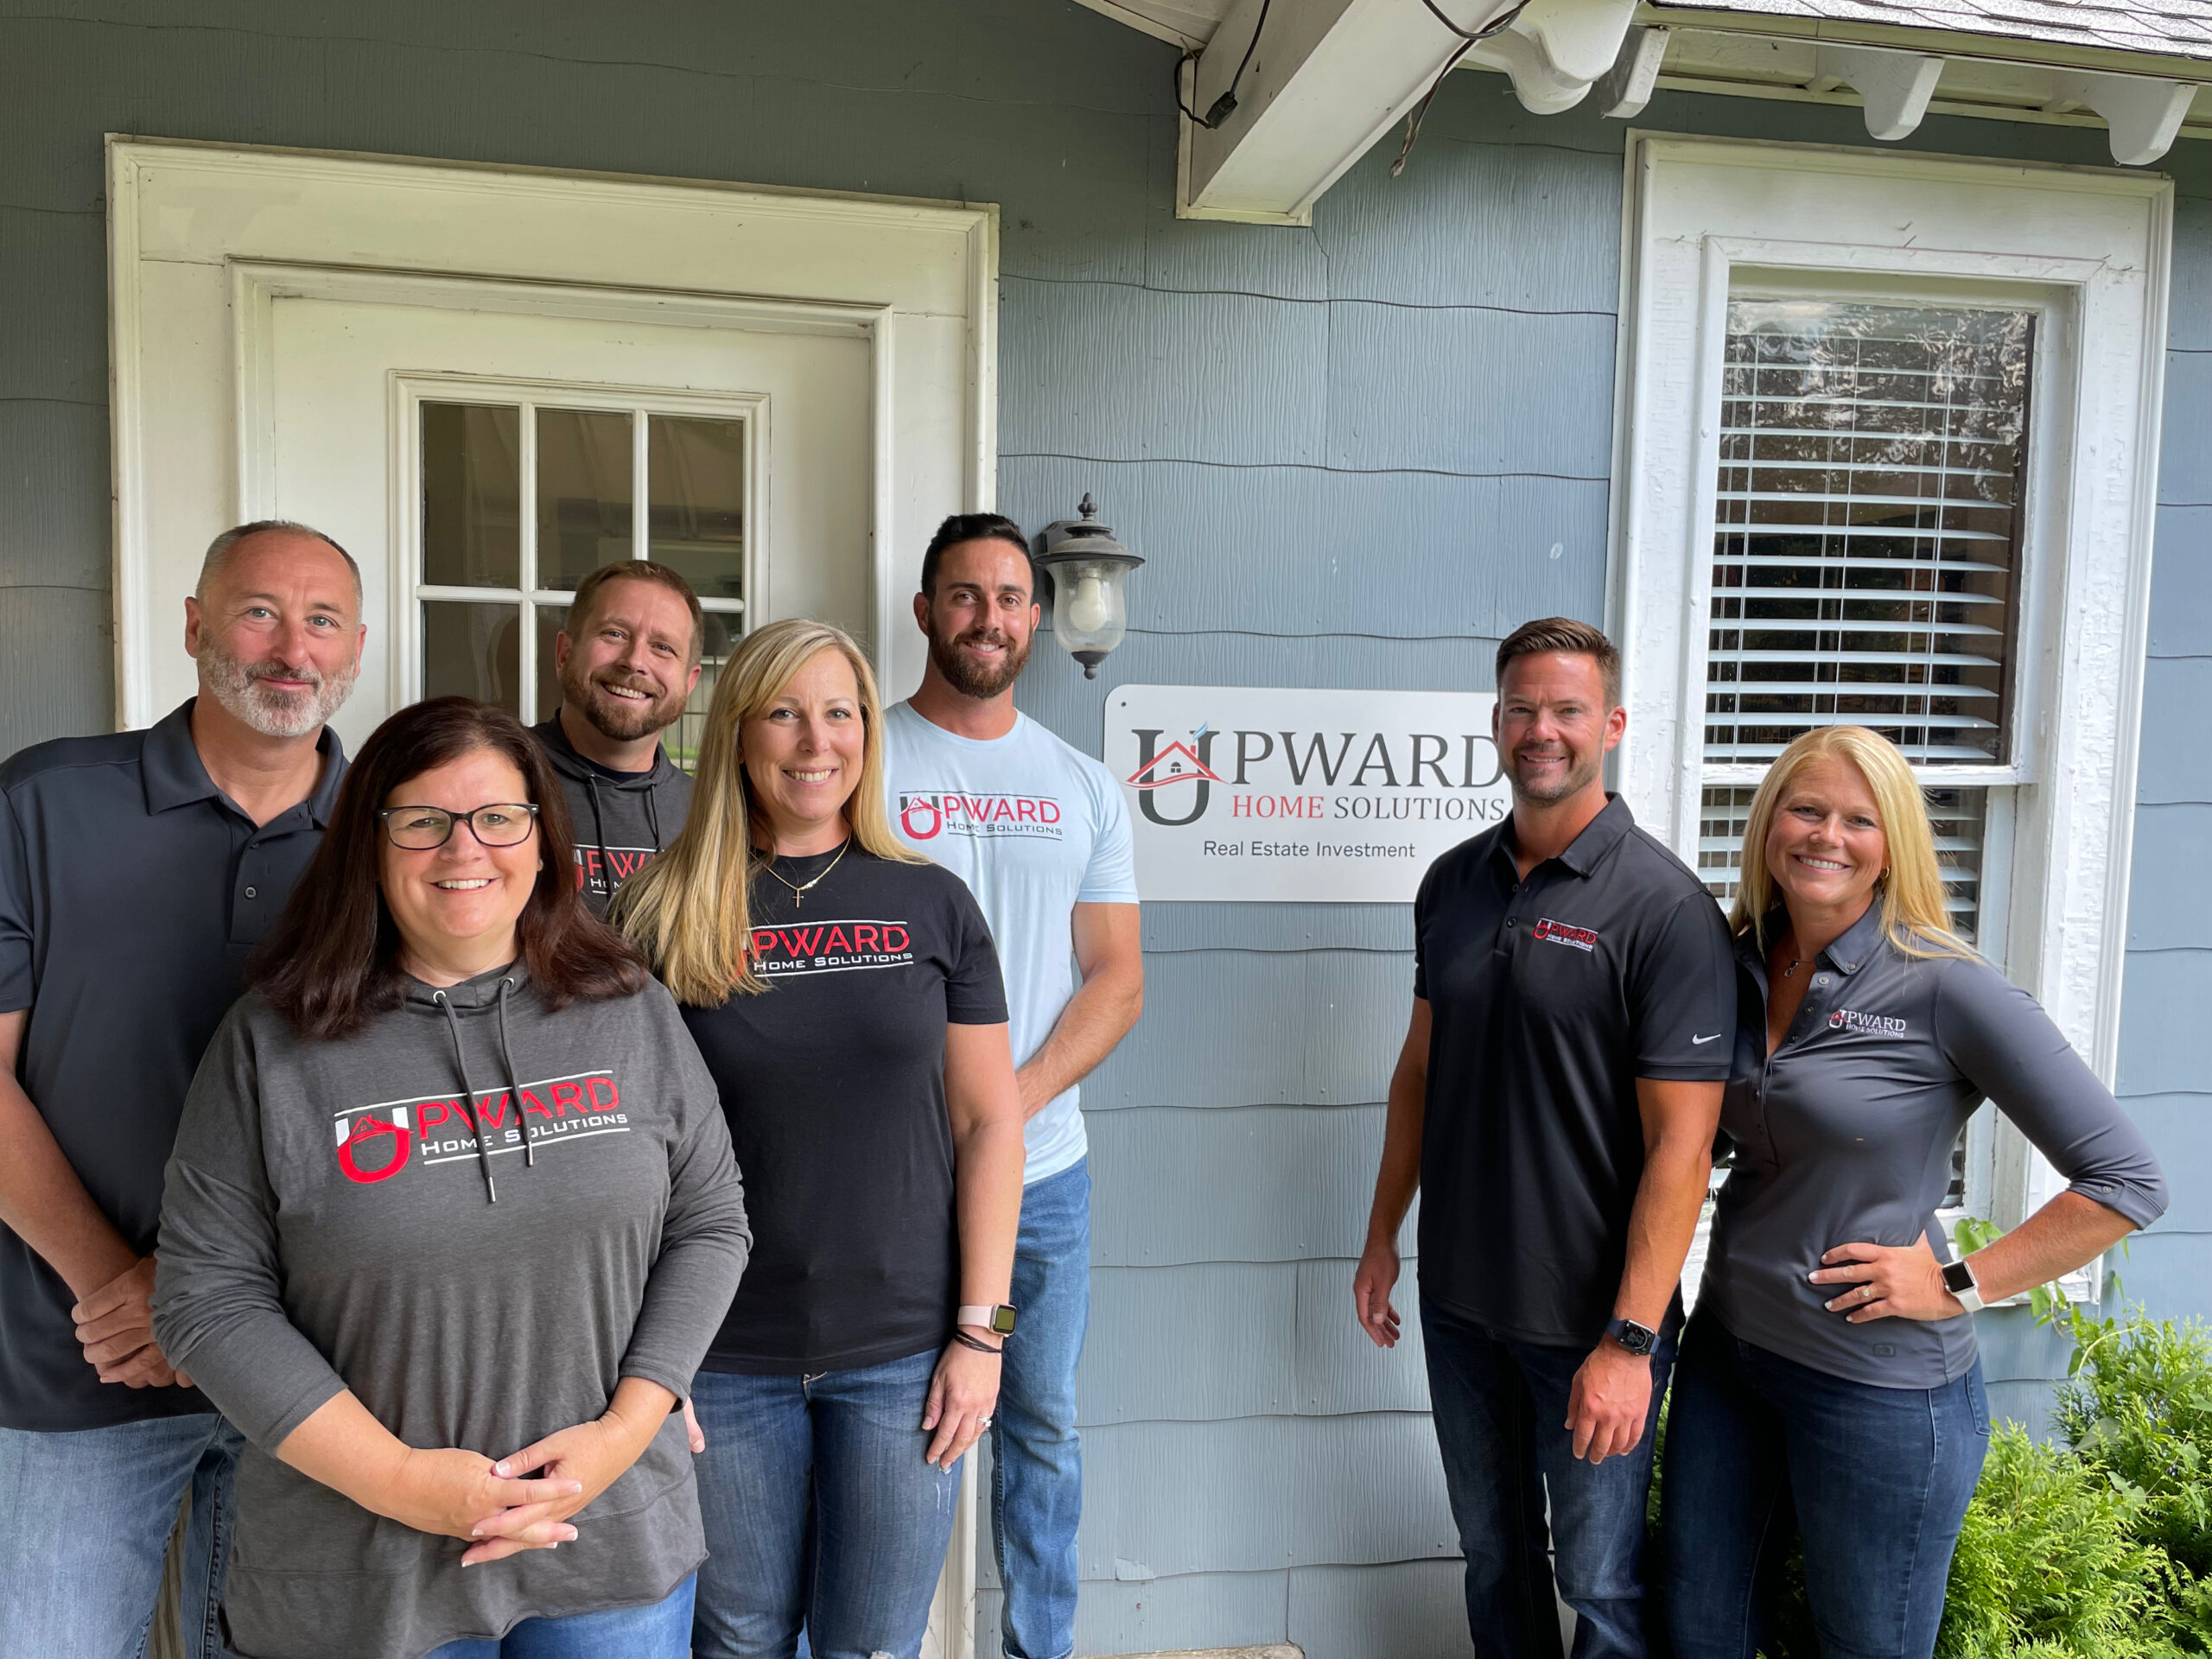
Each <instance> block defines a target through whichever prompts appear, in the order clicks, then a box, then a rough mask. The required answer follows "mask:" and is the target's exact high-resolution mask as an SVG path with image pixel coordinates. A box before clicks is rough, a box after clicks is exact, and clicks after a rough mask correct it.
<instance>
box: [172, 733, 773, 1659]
mask: <svg viewBox="0 0 2212 1659" xmlns="http://www.w3.org/2000/svg"><path fill="white" fill-rule="evenodd" d="M570 857H571V855H570V849H569V829H568V824H567V822H566V818H565V811H564V808H563V804H562V795H561V791H560V790H559V788H558V786H557V785H556V782H555V779H554V778H553V776H552V774H551V772H550V771H549V770H548V768H547V764H546V761H545V760H544V758H543V754H542V753H540V751H539V749H538V747H537V744H536V743H535V742H534V741H532V740H531V737H530V735H529V734H528V733H527V732H525V731H524V729H523V728H522V726H521V724H520V723H519V722H518V721H516V720H515V719H514V718H513V717H512V715H507V714H505V713H503V712H501V711H499V710H498V709H492V708H489V707H486V705H484V704H481V703H476V702H470V701H468V700H467V699H465V698H461V697H442V698H438V699H435V700H434V701H432V702H423V703H417V704H416V705H415V706H414V707H412V708H410V709H403V710H402V711H401V712H400V713H398V714H397V715H393V716H392V717H391V719H390V720H388V721H385V723H384V724H383V725H382V726H381V727H379V728H378V729H377V731H376V732H375V734H373V735H372V736H371V737H370V739H369V741H367V742H366V743H365V745H363V747H362V749H361V753H360V757H359V760H356V761H355V762H354V765H353V770H352V771H351V772H348V773H347V774H346V782H345V785H344V786H343V788H342V789H341V790H340V794H339V798H338V804H337V807H336V809H335V811H334V817H333V818H332V821H331V823H330V826H329V829H328V831H327V834H326V835H325V836H324V838H323V842H322V846H321V851H320V852H319V853H318V855H316V858H315V862H314V864H313V865H312V866H311V867H310V868H309V869H308V874H307V875H306V877H305V878H304V879H303V880H302V881H301V883H300V885H299V887H298V888H297V889H296V892H295V894H294V897H293V899H292V901H291V903H290V905H289V906H288V907H287V909H286V911H285V913H284V917H283V921H282V923H281V924H280V925H279V927H278V928H277V932H276V934H275V935H274V937H273V938H271V939H270V944H269V945H268V947H267V949H266V950H265V952H264V955H263V956H262V957H261V958H260V959H259V963H258V965H257V972H256V974H255V976H254V978H255V982H256V987H257V988H255V989H254V990H253V991H252V992H251V993H249V994H248V995H246V996H245V998H244V999H243V1000H242V1001H240V1002H239V1003H238V1006H237V1007H234V1008H233V1009H232V1011H231V1013H230V1014H229V1016H228V1017H227V1018H226V1020H225V1021H224V1023H223V1025H222V1027H221V1028H220V1029H219V1031H218V1032H217V1033H216V1036H215V1039H214V1041H213V1044H212V1045H211V1046H210V1047H209V1049H208V1051H207V1058H206V1059H205V1060H204V1061H203V1062H202V1064H201V1065H200V1071H199V1075H198V1077H196V1078H195V1079H194V1084H193V1088H192V1092H191V1095H190V1096H189V1098H188V1101H187V1103H186V1106H185V1111H184V1121H183V1124H182V1126H181V1129H180V1131H179V1134H178V1136H177V1141H176V1149H175V1154H174V1156H173V1157H172V1159H171V1160H170V1163H169V1166H168V1192H167V1200H166V1203H165V1205H164V1207H163V1211H162V1255H161V1266H160V1273H159V1278H158V1281H157V1283H156V1289H155V1297H154V1322H155V1329H156V1332H157V1333H158V1335H159V1338H160V1340H161V1342H162V1347H163V1351H165V1352H167V1353H168V1354H169V1355H170V1356H171V1357H172V1358H173V1359H175V1361H176V1362H177V1363H183V1364H185V1365H186V1366H187V1368H188V1370H190V1372H191V1374H192V1376H193V1377H194V1380H195V1381H196V1382H197V1383H199V1384H200V1387H201V1388H202V1389H205V1390H206V1391H207V1395H209V1397H210V1398H212V1399H213V1401H214V1402H215V1403H216V1404H217V1405H218V1406H219V1407H220V1408H222V1410H223V1413H224V1414H225V1415H226V1416H227V1417H228V1418H229V1419H230V1420H231V1421H232V1422H233V1423H235V1424H236V1425H237V1426H238V1428H239V1429H240V1431H241V1432H242V1433H244V1434H245V1437H246V1439H247V1440H248V1441H249V1442H250V1445H249V1447H248V1449H247V1451H246V1452H245V1456H244V1458H243V1459H242V1460H241V1461H240V1464H239V1466H238V1522H237V1532H236V1536H235V1541H234V1542H233V1544H232V1554H231V1563H230V1576H229V1584H228V1592H227V1596H226V1611H227V1613H228V1617H229V1621H230V1628H231V1635H232V1642H233V1643H234V1644H235V1645H236V1646H237V1647H238V1649H240V1650H241V1651H243V1652H246V1653H251V1654H254V1655H257V1656H266V1659H291V1656H296V1659H308V1656H314V1659H419V1656H424V1655H431V1656H435V1659H493V1656H500V1659H562V1656H571V1655H575V1656H581V1655H586V1654H593V1655H597V1654H613V1653H620V1654H622V1655H624V1656H626V1659H682V1656H683V1655H685V1654H686V1653H687V1652H688V1651H689V1645H690V1629H691V1601H692V1586H693V1575H694V1573H696V1569H697V1568H698V1566H699V1564H700V1561H701V1560H702V1558H703V1557H704V1555H705V1554H706V1543H705V1538H704V1535H703V1533H702V1528H701V1522H700V1516H699V1500H698V1492H697V1489H696V1484H695V1483H694V1479H693V1475H692V1469H691V1453H690V1447H689V1446H688V1444H687V1443H686V1440H685V1435H684V1428H683V1419H682V1417H681V1416H680V1415H679V1414H677V1402H679V1401H680V1400H681V1399H683V1398H684V1397H686V1396H687V1395H689V1392H690V1386H691V1377H692V1375H693V1373H694V1372H695V1371H696V1370H697V1368H698V1365H699V1362H700V1359H701V1357H702V1356H703V1355H704V1353H705V1352H706V1349H707V1344H708V1343H709V1340H710V1339H711V1338H713V1336H714V1333H715V1329H716V1327H717V1326H718V1325H720V1324H721V1317H722V1313H723V1311H724V1309H726V1308H727V1307H728V1305H729V1300H730V1297H731V1295H732V1294H734V1292H735V1290H736V1287H737V1284H738V1279H739V1275H740V1273H741V1270H742V1268H743V1267H744V1265H745V1261H746V1255H747V1249H748V1248H749V1243H750V1235H749V1233H748V1231H747V1225H746V1218H745V1207H744V1200H743V1197H742V1194H741V1190H740V1187H739V1182H738V1174H737V1170H736V1168H735V1166H734V1163H733V1161H732V1159H731V1154H730V1142H729V1135H728V1129H727V1128H726V1127H725V1124H724V1122H723V1118H722V1114H721V1103H720V1102H719V1100H718V1098H717V1096H716V1093H715V1084H714V1081H713V1079H712V1078H711V1077H709V1075H708V1074H707V1071H706V1068H705V1066H704V1065H702V1062H701V1060H700V1058H699V1053H698V1051H697V1049H696V1047H695V1046H693V1044H692V1042H691V1039H690V1035H689V1033H686V1031H685V1030H684V1027H683V1020H681V1018H680V1017H679V1016H678V1015H677V1009H676V1005H675V1003H674V1002H673V1001H671V998H670V996H669V995H668V993H667V992H666V991H665V990H664V989H662V988H661V987H660V986H659V985H658V983H656V982H654V981H653V980H652V978H651V977H650V976H648V975H647V973H646V971H645V965H644V963H642V962H641V961H640V960H639V957H638V955H637V953H636V952H635V951H634V950H632V949H631V947H630V946H628V945H627V944H625V943H624V942H623V941H622V940H621V939H620V938H619V937H618V936H616V935H615V934H613V932H611V931H608V930H607V928H606V927H605V926H604V925H601V924H600V923H599V922H597V921H595V920H594V919H593V918H591V917H590V916H589V915H588V913H587V912H585V911H584V909H583V907H582V902H581V900H580V899H578V897H577V895H576V889H575V879H574V875H573V873H572V870H571V866H570ZM569 1541H576V1542H577V1546H578V1547H577V1548H575V1549H573V1550H569V1551H565V1552H560V1553H556V1548H557V1546H559V1545H560V1544H563V1543H566V1542H569Z"/></svg>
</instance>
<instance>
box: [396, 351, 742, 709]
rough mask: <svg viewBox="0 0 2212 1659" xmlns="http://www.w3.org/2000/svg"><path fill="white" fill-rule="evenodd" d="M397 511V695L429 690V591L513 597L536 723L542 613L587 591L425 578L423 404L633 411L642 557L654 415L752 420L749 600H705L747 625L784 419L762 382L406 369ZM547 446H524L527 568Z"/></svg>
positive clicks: (526, 414)
mask: <svg viewBox="0 0 2212 1659" xmlns="http://www.w3.org/2000/svg"><path fill="white" fill-rule="evenodd" d="M391 404H392V412H391V423H392V432H391V442H392V454H393V456H394V459H395V461H396V463H397V464H396V465H395V466H394V467H392V509H393V511H392V516H391V523H392V524H393V526H394V527H395V535H394V537H393V540H394V552H395V555H396V556H395V557H394V558H393V560H392V589H393V604H392V614H393V616H394V617H395V619H397V626H395V627H394V629H393V631H392V632H393V638H392V642H391V674H392V680H393V684H394V690H395V692H396V693H397V695H396V696H395V697H394V699H393V702H394V706H395V707H397V706H398V705H400V704H403V703H407V702H414V701H415V700H416V698H418V697H420V696H422V695H423V660H422V656H423V619H422V609H421V606H422V601H424V600H458V601H461V602H463V603H465V604H470V605H512V606H513V607H516V610H517V613H518V615H519V616H520V617H521V619H522V626H521V628H520V630H519V632H518V634H517V637H516V646H517V660H518V668H517V677H518V679H519V681H520V682H521V687H522V696H523V699H524V708H523V710H522V714H523V718H524V720H525V721H529V722H531V723H533V724H534V723H536V721H537V720H538V719H539V717H540V716H539V715H538V713H537V709H536V708H534V707H533V706H531V699H533V698H534V697H535V696H536V694H537V612H538V611H539V610H541V609H544V608H547V607H552V608H556V609H561V608H565V607H567V606H568V604H569V601H570V600H572V599H573V598H575V594H574V593H573V592H572V591H571V590H569V589H566V588H552V587H549V586H547V585H546V584H545V583H544V582H538V583H537V584H535V585H534V586H531V587H528V588H476V587H454V586H449V585H445V584H441V583H437V582H424V581H423V580H422V570H423V429H422V419H423V404H501V405H504V406H505V407H508V408H512V409H515V410H519V411H520V420H521V422H522V423H523V426H524V429H525V430H527V429H528V428H529V426H530V424H531V423H533V422H534V421H535V420H536V419H537V411H538V410H541V409H578V410H595V411H602V412H605V413H608V414H620V415H627V416H629V417H630V423H631V424H630V479H631V489H630V546H631V555H630V556H631V557H632V559H633V560H635V559H643V558H646V557H649V556H651V554H650V550H651V548H652V524H651V514H652V493H651V491H650V489H649V487H648V484H649V479H648V474H647V457H648V454H649V450H650V446H651V431H650V428H649V425H648V419H649V417H650V416H656V415H665V416H678V417H680V418H684V419H695V420H696V419H703V420H728V421H742V422H743V423H745V458H744V463H743V465H744V471H745V481H744V485H743V489H744V501H745V550H744V554H743V575H741V578H740V581H741V586H742V587H743V588H744V590H745V597H744V598H742V599H721V598H702V599H701V600H700V601H699V607H700V608H701V609H702V610H704V611H707V612H709V613H715V614H719V615H723V616H728V617H730V618H732V619H733V620H734V627H733V632H735V633H740V634H742V633H745V632H749V631H750V629H751V624H750V622H749V621H747V620H746V612H747V603H748V601H751V600H752V599H753V596H754V595H755V594H758V593H759V592H760V572H761V571H763V570H765V569H766V568H767V560H766V530H767V526H768V524H769V518H768V513H767V504H766V501H765V500H763V499H762V492H763V491H764V490H765V489H766V486H767V479H766V474H765V472H764V470H763V468H762V467H761V466H760V456H761V454H762V452H763V451H764V450H765V449H766V447H767V444H768V427H769V423H770V421H771V420H772V410H771V406H770V405H771V400H770V398H769V397H767V395H766V394H765V393H760V392H690V391H672V390H670V389H668V388H665V387H642V386H602V385H587V384H582V383H577V382H572V381H557V382H556V381H539V380H501V379H489V378H483V377H481V376H476V375H463V374H400V375H394V376H393V377H392V378H391ZM518 480H519V487H520V490H521V497H522V505H521V511H520V513H519V523H518V531H519V536H520V546H519V548H518V553H519V555H520V556H521V561H522V564H523V567H524V569H527V570H529V571H531V573H533V574H535V573H537V569H538V566H537V443H536V442H535V441H534V440H532V441H530V442H525V443H524V446H523V465H522V467H521V470H520V473H519V474H518Z"/></svg>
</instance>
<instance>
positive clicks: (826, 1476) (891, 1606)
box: [691, 1349, 960, 1659]
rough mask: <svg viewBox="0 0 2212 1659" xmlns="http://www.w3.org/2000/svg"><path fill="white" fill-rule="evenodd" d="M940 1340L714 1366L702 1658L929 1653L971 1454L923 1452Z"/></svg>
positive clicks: (694, 1399)
mask: <svg viewBox="0 0 2212 1659" xmlns="http://www.w3.org/2000/svg"><path fill="white" fill-rule="evenodd" d="M937 1360H938V1351H937V1350H935V1349H931V1351H929V1352H927V1353H923V1354H916V1355H914V1356H913V1357H911V1358H908V1359H894V1360H888V1361H886V1362H885V1363H882V1364H880V1365H864V1366H857V1367H855V1368H854V1369H853V1370H843V1371H824V1372H822V1373H819V1374H817V1375H815V1376H733V1375H730V1374H728V1373H725V1372H720V1371H702V1372H700V1373H699V1375H698V1376H696V1378H694V1379H693V1381H692V1395H691V1403H692V1407H693V1408H694V1409H695V1410H696V1412H697V1414H698V1417H699V1427H700V1429H701V1430H702V1432H703V1433H705V1435H706V1437H707V1449H706V1451H704V1452H702V1453H701V1454H700V1455H699V1458H698V1461H697V1468H698V1475H699V1512H700V1515H701V1516H702V1518H703V1519H704V1520H705V1522H706V1525H707V1561H706V1564H705V1565H704V1566H702V1567H700V1569H699V1599H698V1605H697V1610H696V1613H695V1614H694V1623H693V1625H692V1632H691V1647H692V1651H693V1653H694V1655H695V1656H696V1659H792V1656H793V1655H795V1654H796V1653H797V1652H798V1643H799V1635H800V1632H801V1630H804V1632H805V1636H806V1641H807V1646H808V1648H809V1649H810V1650H811V1653H812V1656H813V1659H878V1656H888V1659H916V1656H917V1655H918V1653H919V1652H920V1650H921V1645H922V1632H923V1631H924V1630H925V1628H926V1627H927V1625H928V1624H929V1616H930V1598H931V1594H932V1593H933V1592H935V1590H936V1588H937V1580H938V1572H939V1571H940V1570H941V1569H942V1568H943V1567H944V1551H945V1546H946V1545H947V1544H948V1543H950V1541H951V1539H952V1516H953V1499H954V1497H955V1495H956V1494H957V1492H958V1491H959V1490H960V1466H959V1465H957V1464H955V1465H953V1467H952V1470H951V1471H950V1473H945V1472H944V1471H940V1470H938V1468H937V1467H936V1466H935V1465H932V1464H928V1463H925V1462H923V1461H922V1452H923V1451H924V1450H925V1448H926V1447H927V1446H928V1445H929V1437H928V1436H926V1435H925V1434H924V1433H922V1428H921V1424H922V1409H923V1407H924V1404H925V1402H926V1400H927V1397H928V1395H929V1387H930V1378H931V1376H932V1375H933V1374H934V1373H935V1371H936V1370H937Z"/></svg>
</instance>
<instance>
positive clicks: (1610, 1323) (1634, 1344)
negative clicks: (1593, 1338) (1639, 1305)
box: [1605, 1319, 1659, 1359]
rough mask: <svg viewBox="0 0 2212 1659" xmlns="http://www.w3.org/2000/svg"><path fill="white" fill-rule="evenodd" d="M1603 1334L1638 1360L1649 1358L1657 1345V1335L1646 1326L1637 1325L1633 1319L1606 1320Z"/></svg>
mask: <svg viewBox="0 0 2212 1659" xmlns="http://www.w3.org/2000/svg"><path fill="white" fill-rule="evenodd" d="M1605 1334H1606V1335H1607V1336H1609V1337H1611V1338H1612V1339H1613V1340H1614V1341H1615V1342H1618V1344H1620V1345H1621V1346H1622V1347H1624V1348H1625V1349H1627V1350H1628V1351H1629V1352H1630V1353H1631V1354H1634V1355H1635V1356H1636V1357H1637V1358H1638V1359H1648V1358H1649V1357H1650V1356H1651V1351H1652V1350H1653V1349H1654V1348H1656V1347H1657V1346H1658V1345H1659V1333H1658V1332H1656V1331H1654V1330H1653V1329H1652V1328H1651V1327H1650V1326H1649V1325H1638V1324H1637V1322H1636V1321H1635V1320H1634V1319H1608V1320H1607V1321H1606V1322H1605Z"/></svg>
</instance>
